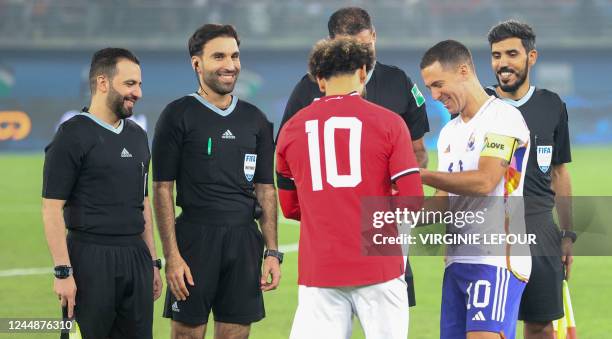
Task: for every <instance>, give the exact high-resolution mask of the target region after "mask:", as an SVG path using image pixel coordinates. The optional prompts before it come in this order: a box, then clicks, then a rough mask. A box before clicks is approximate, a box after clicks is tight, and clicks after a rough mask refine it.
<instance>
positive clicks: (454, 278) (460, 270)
mask: <svg viewBox="0 0 612 339" xmlns="http://www.w3.org/2000/svg"><path fill="white" fill-rule="evenodd" d="M525 285H526V283H525V282H523V281H521V280H519V279H517V278H516V277H515V276H514V274H512V272H510V271H508V270H507V269H505V268H502V267H497V266H492V265H485V264H463V263H453V264H451V265H450V266H448V267H447V268H446V270H445V271H444V281H443V283H442V311H441V316H440V338H441V339H459V338H461V339H465V337H466V333H467V332H475V331H484V332H494V333H503V338H507V339H513V338H514V336H515V333H516V322H517V318H518V310H519V305H520V302H521V295H522V294H523V290H524V289H525Z"/></svg>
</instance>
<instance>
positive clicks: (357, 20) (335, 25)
mask: <svg viewBox="0 0 612 339" xmlns="http://www.w3.org/2000/svg"><path fill="white" fill-rule="evenodd" d="M327 28H328V31H329V37H330V39H335V38H346V37H351V38H354V39H357V40H358V41H359V42H362V43H366V44H371V45H372V50H374V51H375V44H376V32H375V30H374V26H373V25H372V20H371V18H370V14H368V12H367V11H366V10H364V9H362V8H359V7H344V8H341V9H339V10H337V11H336V12H334V13H333V14H332V15H331V17H330V18H329V21H328V22H327ZM365 95H366V99H367V100H369V101H371V102H373V103H375V104H378V105H380V106H383V107H385V108H387V109H389V110H391V111H393V112H395V113H397V114H399V115H401V117H402V118H403V119H404V121H405V122H406V125H407V126H408V129H409V130H410V136H411V137H412V149H413V150H414V153H415V156H416V159H417V162H418V163H419V166H420V167H427V151H426V149H425V143H424V140H423V137H424V135H425V133H427V132H429V121H428V120H427V111H426V109H425V97H423V95H422V94H421V91H420V90H419V88H418V87H417V85H416V84H415V83H413V82H412V80H411V79H410V77H408V76H407V75H406V73H404V71H402V70H401V69H399V68H397V67H395V66H390V65H385V64H383V63H380V62H378V61H375V63H374V67H373V68H372V70H371V71H370V72H369V73H368V77H367V78H366V88H365ZM322 96H324V94H323V93H321V91H320V90H319V86H318V85H317V83H316V82H314V81H313V80H311V78H310V76H309V75H308V74H306V75H304V76H303V77H302V79H301V80H300V82H298V83H297V85H295V88H294V89H293V92H292V93H291V96H290V97H289V101H287V106H285V113H284V114H283V119H282V122H281V127H280V128H282V126H283V125H284V124H285V122H287V121H288V120H289V119H290V118H291V117H292V116H294V115H295V114H296V113H297V112H298V111H299V110H301V109H302V108H304V107H306V106H308V105H310V104H311V103H312V101H313V100H314V99H315V98H319V97H322ZM279 132H280V129H279ZM406 283H407V284H408V300H409V304H410V306H414V305H416V299H415V293H414V281H413V277H412V269H411V268H410V264H409V263H408V265H407V267H406Z"/></svg>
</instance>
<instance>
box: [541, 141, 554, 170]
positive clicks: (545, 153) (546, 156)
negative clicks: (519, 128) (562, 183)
mask: <svg viewBox="0 0 612 339" xmlns="http://www.w3.org/2000/svg"><path fill="white" fill-rule="evenodd" d="M552 149H553V148H552V146H538V148H537V154H538V167H539V168H540V171H542V173H546V172H548V169H550V161H551V160H552Z"/></svg>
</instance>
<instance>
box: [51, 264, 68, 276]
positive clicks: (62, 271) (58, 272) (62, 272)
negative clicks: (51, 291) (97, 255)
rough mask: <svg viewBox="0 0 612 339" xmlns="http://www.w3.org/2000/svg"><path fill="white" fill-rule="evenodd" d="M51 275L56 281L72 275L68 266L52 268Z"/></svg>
mask: <svg viewBox="0 0 612 339" xmlns="http://www.w3.org/2000/svg"><path fill="white" fill-rule="evenodd" d="M53 273H54V274H55V277H56V278H57V279H66V278H68V277H69V276H71V275H72V267H70V266H68V265H59V266H55V267H54V268H53Z"/></svg>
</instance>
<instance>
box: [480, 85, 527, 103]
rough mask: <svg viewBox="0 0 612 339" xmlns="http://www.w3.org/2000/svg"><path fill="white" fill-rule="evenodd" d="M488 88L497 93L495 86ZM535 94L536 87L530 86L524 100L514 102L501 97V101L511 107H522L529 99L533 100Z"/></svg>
mask: <svg viewBox="0 0 612 339" xmlns="http://www.w3.org/2000/svg"><path fill="white" fill-rule="evenodd" d="M487 88H490V89H492V90H494V91H495V87H493V86H489V87H487ZM534 92H535V86H529V90H528V91H527V93H526V94H525V95H524V96H523V97H522V98H520V99H519V100H513V99H510V98H505V97H499V99H501V100H503V101H504V102H507V103H509V104H510V105H512V106H514V107H521V106H523V105H524V104H525V103H526V102H527V101H529V99H531V96H532V95H533V93H534Z"/></svg>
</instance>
